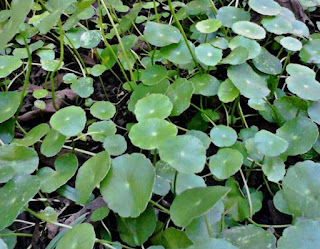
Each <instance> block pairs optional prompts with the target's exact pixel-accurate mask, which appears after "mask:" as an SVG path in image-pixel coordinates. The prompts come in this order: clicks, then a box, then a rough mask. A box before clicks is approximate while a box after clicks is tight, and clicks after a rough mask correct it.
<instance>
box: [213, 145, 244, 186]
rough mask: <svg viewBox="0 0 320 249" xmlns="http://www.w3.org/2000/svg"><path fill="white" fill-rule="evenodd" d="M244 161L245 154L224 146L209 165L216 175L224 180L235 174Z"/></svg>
mask: <svg viewBox="0 0 320 249" xmlns="http://www.w3.org/2000/svg"><path fill="white" fill-rule="evenodd" d="M242 163H243V156H242V154H241V153H240V152H239V151H237V150H235V149H229V148H223V149H220V150H219V151H218V153H217V154H215V155H213V156H212V157H211V158H210V162H209V167H210V171H211V173H212V174H213V175H214V176H215V177H217V178H218V179H221V180H224V179H228V178H229V177H230V176H232V175H234V174H235V173H236V172H237V171H238V170H239V169H240V168H241V165H242Z"/></svg>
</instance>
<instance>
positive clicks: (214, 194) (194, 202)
mask: <svg viewBox="0 0 320 249" xmlns="http://www.w3.org/2000/svg"><path fill="white" fill-rule="evenodd" d="M229 191H230V189H229V188H226V187H220V186H214V187H200V188H192V189H188V190H186V191H184V192H182V193H181V194H180V195H178V196H177V197H176V198H175V199H174V200H173V203H172V205H171V207H170V214H171V219H172V221H173V222H174V224H176V225H177V226H180V227H185V226H187V225H188V224H190V222H191V221H192V220H193V219H195V218H197V217H199V216H201V215H203V214H205V213H206V212H208V211H209V210H210V209H211V208H212V207H214V205H216V204H217V202H219V201H220V200H221V199H222V198H223V197H225V196H226V195H227V193H228V192H229Z"/></svg>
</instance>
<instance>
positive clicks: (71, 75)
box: [63, 73, 78, 84]
mask: <svg viewBox="0 0 320 249" xmlns="http://www.w3.org/2000/svg"><path fill="white" fill-rule="evenodd" d="M77 79H78V77H77V76H76V75H75V74H74V73H67V74H65V75H64V76H63V82H64V83H66V84H70V83H73V82H75V81H76V80H77Z"/></svg>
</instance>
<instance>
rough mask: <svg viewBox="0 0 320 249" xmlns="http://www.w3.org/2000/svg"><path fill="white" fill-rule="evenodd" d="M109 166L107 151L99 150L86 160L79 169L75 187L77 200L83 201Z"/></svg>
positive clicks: (101, 178) (109, 160) (104, 174)
mask: <svg viewBox="0 0 320 249" xmlns="http://www.w3.org/2000/svg"><path fill="white" fill-rule="evenodd" d="M110 166H111V159H110V156H109V153H108V152H106V151H103V152H100V153H98V154H97V155H95V156H93V157H91V158H90V159H89V160H87V161H86V162H85V163H84V164H83V165H82V166H81V168H80V169H79V171H78V174H77V178H76V189H77V190H79V202H80V203H85V202H86V201H87V200H88V198H89V196H90V194H91V192H92V191H93V190H94V188H95V187H96V186H97V185H98V184H99V183H100V182H101V181H102V180H103V178H104V177H105V176H106V175H107V173H108V171H109V169H110Z"/></svg>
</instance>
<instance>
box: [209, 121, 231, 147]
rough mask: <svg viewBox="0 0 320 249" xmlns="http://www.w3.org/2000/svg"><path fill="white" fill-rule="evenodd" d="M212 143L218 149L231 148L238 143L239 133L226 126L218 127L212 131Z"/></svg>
mask: <svg viewBox="0 0 320 249" xmlns="http://www.w3.org/2000/svg"><path fill="white" fill-rule="evenodd" d="M210 137H211V140H212V142H213V143H214V144H215V145H216V146H218V147H229V146H231V145H233V144H234V143H235V142H236V141H237V133H236V131H235V130H234V129H232V128H231V127H229V126H225V125H217V126H215V127H213V128H212V129H211V131H210Z"/></svg>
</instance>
